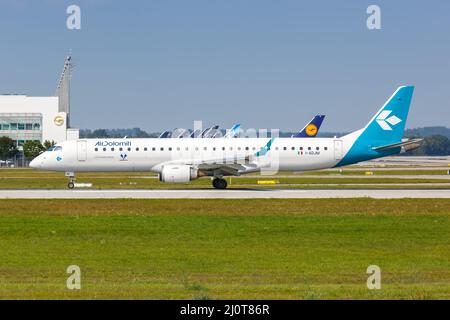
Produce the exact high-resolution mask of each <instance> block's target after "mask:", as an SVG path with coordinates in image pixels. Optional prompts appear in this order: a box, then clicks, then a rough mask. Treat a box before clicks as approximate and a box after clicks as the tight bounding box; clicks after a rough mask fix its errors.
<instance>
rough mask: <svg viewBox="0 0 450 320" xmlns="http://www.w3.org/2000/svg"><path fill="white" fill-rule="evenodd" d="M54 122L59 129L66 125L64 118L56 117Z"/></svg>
mask: <svg viewBox="0 0 450 320" xmlns="http://www.w3.org/2000/svg"><path fill="white" fill-rule="evenodd" d="M53 122H54V123H55V124H56V125H57V126H58V127H60V126H62V125H63V124H64V118H63V117H62V116H56V117H55V118H54V119H53Z"/></svg>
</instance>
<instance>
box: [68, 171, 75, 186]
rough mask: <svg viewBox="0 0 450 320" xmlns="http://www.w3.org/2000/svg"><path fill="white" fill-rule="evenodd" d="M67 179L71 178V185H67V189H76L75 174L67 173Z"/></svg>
mask: <svg viewBox="0 0 450 320" xmlns="http://www.w3.org/2000/svg"><path fill="white" fill-rule="evenodd" d="M66 177H68V178H69V183H68V184H67V188H69V189H73V188H75V183H74V182H73V181H74V180H75V173H74V172H66Z"/></svg>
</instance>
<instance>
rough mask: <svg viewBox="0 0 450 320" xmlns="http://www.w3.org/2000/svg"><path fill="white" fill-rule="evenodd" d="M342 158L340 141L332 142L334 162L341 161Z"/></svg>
mask: <svg viewBox="0 0 450 320" xmlns="http://www.w3.org/2000/svg"><path fill="white" fill-rule="evenodd" d="M342 156H343V154H342V140H334V160H341V159H342Z"/></svg>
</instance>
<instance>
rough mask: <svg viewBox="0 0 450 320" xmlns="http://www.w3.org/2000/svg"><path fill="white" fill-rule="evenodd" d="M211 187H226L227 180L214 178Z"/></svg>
mask: <svg viewBox="0 0 450 320" xmlns="http://www.w3.org/2000/svg"><path fill="white" fill-rule="evenodd" d="M212 184H213V187H214V188H216V189H226V188H227V181H226V180H225V179H223V178H214V180H213V182H212Z"/></svg>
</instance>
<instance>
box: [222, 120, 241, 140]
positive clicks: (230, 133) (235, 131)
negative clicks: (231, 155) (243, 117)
mask: <svg viewBox="0 0 450 320" xmlns="http://www.w3.org/2000/svg"><path fill="white" fill-rule="evenodd" d="M240 128H241V125H240V124H239V123H237V124H235V125H233V126H232V127H231V129H230V130H228V131H227V133H226V134H225V136H224V138H227V139H228V138H234V137H236V136H237V134H238V133H239V129H240Z"/></svg>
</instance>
